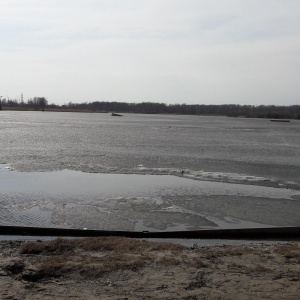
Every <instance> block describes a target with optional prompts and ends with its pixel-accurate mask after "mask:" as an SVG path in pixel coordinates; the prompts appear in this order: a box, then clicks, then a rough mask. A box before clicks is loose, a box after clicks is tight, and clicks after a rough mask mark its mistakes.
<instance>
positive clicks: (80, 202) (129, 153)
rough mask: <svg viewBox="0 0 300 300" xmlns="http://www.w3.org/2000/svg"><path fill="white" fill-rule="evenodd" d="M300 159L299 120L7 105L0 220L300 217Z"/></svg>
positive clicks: (170, 224)
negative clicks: (23, 109) (57, 110)
mask: <svg viewBox="0 0 300 300" xmlns="http://www.w3.org/2000/svg"><path fill="white" fill-rule="evenodd" d="M299 158H300V122H299V121H297V120H292V121H291V122H290V123H279V122H278V123H277V122H270V120H267V119H244V118H226V117H204V116H180V115H178V116H177V115H175V116H173V115H136V114H124V116H123V117H111V116H110V114H97V113H95V114H90V113H51V112H11V111H1V112H0V225H28V226H53V227H55V226H59V227H70V228H89V229H105V230H106V229H107V230H110V229H114V230H153V231H155V230H191V229H201V228H241V227H268V226H300V160H299ZM182 170H184V173H183V175H182V173H181V171H182Z"/></svg>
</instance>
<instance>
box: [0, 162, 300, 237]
mask: <svg viewBox="0 0 300 300" xmlns="http://www.w3.org/2000/svg"><path fill="white" fill-rule="evenodd" d="M299 195H300V192H299V191H295V190H292V189H285V188H272V187H263V186H254V185H243V184H230V183H222V182H209V181H196V180H192V179H189V178H187V177H185V176H184V175H183V176H181V177H180V176H171V175H138V174H100V173H83V172H79V171H72V170H63V171H53V172H28V173H27V172H17V171H14V170H12V169H11V168H10V167H9V166H7V165H0V201H1V206H0V225H20V226H40V227H46V226H47V227H68V228H89V229H101V230H148V231H151V230H152V231H159V230H168V231H174V230H196V229H201V228H242V227H244V228H245V227H266V226H299V221H298V220H300V215H299V214H300V213H298V212H300V206H299V204H300V201H299V200H296V199H297V197H298V198H299ZM297 222H298V224H296V223H297Z"/></svg>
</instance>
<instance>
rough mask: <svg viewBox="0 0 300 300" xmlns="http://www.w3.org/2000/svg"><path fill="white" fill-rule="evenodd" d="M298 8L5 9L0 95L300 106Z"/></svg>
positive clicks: (187, 4) (104, 4)
mask: <svg viewBox="0 0 300 300" xmlns="http://www.w3.org/2000/svg"><path fill="white" fill-rule="evenodd" d="M299 53H300V1H299V0H260V1H258V0H240V1H238V0H219V1H217V0H60V1H58V0H0V70H1V72H0V80H1V85H0V95H2V96H3V97H7V96H9V97H10V98H20V95H21V92H23V94H24V99H28V98H30V97H34V96H45V97H46V98H47V99H48V100H49V102H50V103H52V102H54V103H67V102H69V101H72V102H90V101H126V102H143V101H152V102H165V103H193V104H222V103H227V104H230V103H236V104H254V105H259V104H266V105H269V104H275V105H291V104H300V100H299V95H300V82H299V75H300V54H299Z"/></svg>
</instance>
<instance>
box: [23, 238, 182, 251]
mask: <svg viewBox="0 0 300 300" xmlns="http://www.w3.org/2000/svg"><path fill="white" fill-rule="evenodd" d="M76 249H77V250H83V251H115V252H118V251H121V252H133V253H139V252H143V251H165V250H170V251H181V250H183V249H185V247H183V246H180V245H174V244H163V243H154V242H146V241H142V240H136V239H129V238H123V237H100V238H85V239H76V240H66V239H56V240H53V241H48V242H28V243H25V244H24V245H23V246H22V248H21V254H63V253H67V252H74V251H75V250H76Z"/></svg>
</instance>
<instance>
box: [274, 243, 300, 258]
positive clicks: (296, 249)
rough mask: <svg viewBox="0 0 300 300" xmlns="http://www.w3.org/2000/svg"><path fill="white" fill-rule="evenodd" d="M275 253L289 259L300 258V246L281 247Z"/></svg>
mask: <svg viewBox="0 0 300 300" xmlns="http://www.w3.org/2000/svg"><path fill="white" fill-rule="evenodd" d="M274 253H276V254H280V255H283V256H285V257H287V258H300V246H299V245H293V244H289V245H279V246H277V247H276V248H275V249H274Z"/></svg>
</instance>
